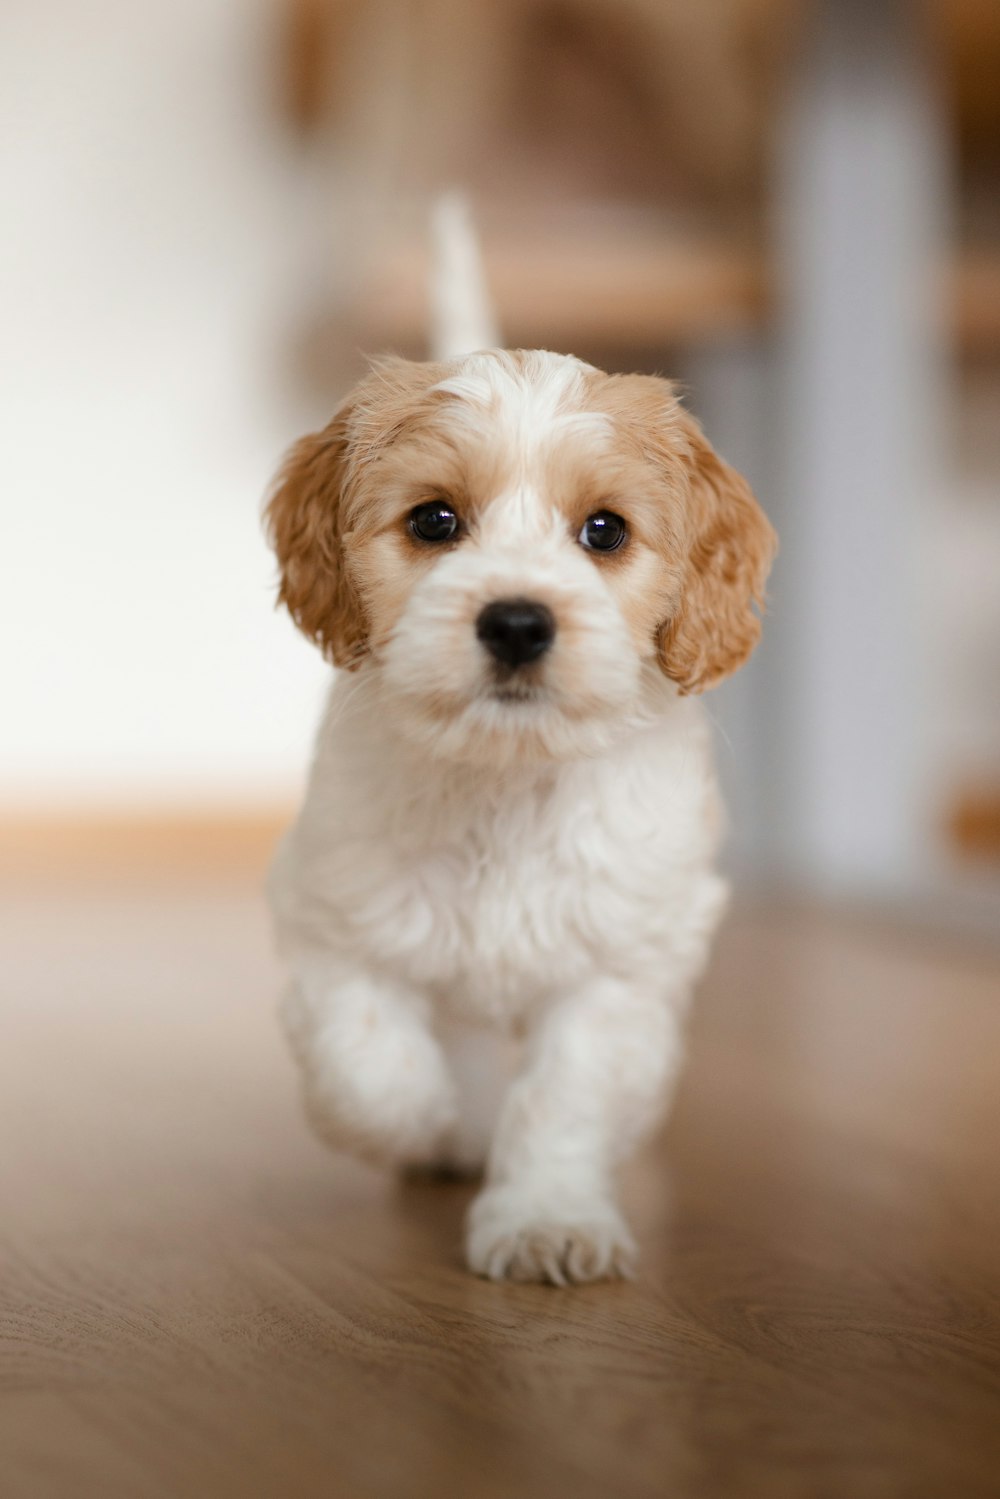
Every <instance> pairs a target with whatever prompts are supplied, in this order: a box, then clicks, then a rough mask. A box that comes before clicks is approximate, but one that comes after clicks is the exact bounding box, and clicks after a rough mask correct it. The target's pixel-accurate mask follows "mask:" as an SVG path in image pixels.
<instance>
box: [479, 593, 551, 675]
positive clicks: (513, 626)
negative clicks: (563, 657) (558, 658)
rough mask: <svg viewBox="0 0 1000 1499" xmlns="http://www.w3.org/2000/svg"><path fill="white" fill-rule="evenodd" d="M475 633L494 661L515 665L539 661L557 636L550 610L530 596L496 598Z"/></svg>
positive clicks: (483, 614)
mask: <svg viewBox="0 0 1000 1499" xmlns="http://www.w3.org/2000/svg"><path fill="white" fill-rule="evenodd" d="M476 634H477V635H478V637H479V639H480V640H481V641H482V643H483V645H484V646H485V647H486V649H487V650H488V651H489V653H490V655H491V656H492V657H493V658H494V660H496V661H499V662H500V664H501V665H502V666H509V667H511V668H515V667H518V666H526V665H527V664H528V662H529V661H537V660H538V658H539V656H543V655H544V654H545V652H546V651H547V650H548V649H549V646H550V645H551V644H552V642H553V640H554V639H555V635H556V622H555V620H554V619H553V617H552V612H551V610H549V609H547V608H546V607H545V605H544V604H536V603H534V602H533V601H532V600H531V599H497V600H496V602H495V603H493V604H487V605H486V607H485V609H483V611H482V613H481V614H480V616H479V618H478V619H477V620H476Z"/></svg>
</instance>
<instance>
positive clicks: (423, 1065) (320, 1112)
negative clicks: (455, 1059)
mask: <svg viewBox="0 0 1000 1499" xmlns="http://www.w3.org/2000/svg"><path fill="white" fill-rule="evenodd" d="M303 1097H304V1102H305V1109H306V1116H307V1118H308V1119H309V1122H310V1124H311V1125H312V1127H313V1130H314V1131H315V1133H316V1134H317V1135H318V1136H319V1137H320V1139H321V1140H323V1141H325V1142H326V1143H327V1144H328V1145H332V1146H333V1147H334V1148H335V1149H344V1148H346V1149H349V1150H352V1151H354V1152H355V1153H356V1154H358V1155H362V1156H364V1157H366V1158H367V1159H369V1160H371V1161H373V1162H375V1163H376V1164H380V1165H388V1164H396V1165H401V1166H406V1165H408V1164H411V1163H421V1162H424V1161H427V1160H434V1159H436V1158H437V1157H438V1155H439V1153H440V1151H441V1149H442V1146H443V1142H444V1141H446V1140H447V1139H449V1138H450V1136H451V1134H452V1133H453V1131H454V1129H455V1122H456V1113H455V1098H454V1092H453V1090H452V1087H451V1082H450V1079H449V1078H448V1076H447V1072H446V1070H445V1067H444V1062H443V1058H442V1057H441V1054H440V1052H439V1050H438V1048H437V1047H436V1046H435V1044H434V1043H433V1042H432V1041H431V1040H430V1038H429V1037H428V1038H425V1037H423V1036H422V1035H420V1034H419V1033H417V1034H414V1035H402V1036H397V1035H395V1034H393V1033H389V1034H387V1035H386V1036H384V1037H383V1038H381V1040H380V1041H378V1042H376V1041H374V1040H373V1041H372V1042H371V1043H370V1044H369V1045H368V1046H366V1047H365V1048H364V1049H363V1051H361V1050H359V1051H358V1053H357V1054H356V1055H353V1054H346V1055H345V1054H343V1053H341V1052H339V1051H337V1050H336V1049H334V1048H328V1049H325V1050H324V1048H323V1047H322V1045H316V1046H315V1047H314V1049H313V1051H312V1053H311V1054H310V1055H309V1056H308V1057H307V1059H306V1066H305V1068H304V1072H303Z"/></svg>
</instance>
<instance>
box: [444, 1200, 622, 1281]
mask: <svg viewBox="0 0 1000 1499" xmlns="http://www.w3.org/2000/svg"><path fill="white" fill-rule="evenodd" d="M465 1254H466V1260H467V1261H468V1265H469V1269H470V1270H473V1271H475V1273H476V1274H477V1275H485V1276H487V1277H488V1278H489V1279H490V1280H517V1281H548V1282H549V1283H550V1284H551V1285H555V1286H565V1285H570V1284H574V1283H577V1284H580V1283H583V1282H585V1281H590V1280H613V1279H618V1278H623V1277H624V1278H629V1277H631V1275H632V1274H633V1273H634V1268H635V1255H636V1251H635V1243H634V1241H633V1239H632V1235H631V1234H630V1233H629V1231H628V1227H627V1225H626V1223H625V1220H624V1218H623V1217H622V1215H621V1213H619V1211H618V1209H617V1208H616V1207H615V1205H614V1203H613V1202H610V1201H608V1199H607V1198H603V1197H594V1198H585V1199H580V1200H577V1201H573V1202H569V1201H565V1202H561V1201H559V1199H558V1198H552V1199H550V1200H549V1201H548V1202H544V1203H543V1202H540V1201H539V1199H538V1198H536V1197H534V1196H528V1195H526V1194H524V1193H523V1192H519V1191H518V1190H517V1188H515V1187H490V1188H488V1189H487V1190H486V1191H485V1192H483V1193H482V1194H481V1195H480V1196H479V1197H477V1198H476V1201H475V1202H474V1203H473V1204H472V1208H471V1210H470V1212H469V1223H468V1231H467V1235H466V1244H465Z"/></svg>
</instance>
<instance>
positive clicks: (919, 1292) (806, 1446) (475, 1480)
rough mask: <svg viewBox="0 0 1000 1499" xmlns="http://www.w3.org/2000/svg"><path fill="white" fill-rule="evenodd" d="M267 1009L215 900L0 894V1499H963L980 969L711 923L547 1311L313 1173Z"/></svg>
mask: <svg viewBox="0 0 1000 1499" xmlns="http://www.w3.org/2000/svg"><path fill="white" fill-rule="evenodd" d="M278 983H279V977H278V974H277V971H276V969H275V965H274V962H273V960H272V958H271V955H270V944H269V937H268V931H267V924H266V921H265V919H264V915H263V912H262V909H261V905H260V902H259V899H258V898H257V896H256V895H255V894H254V893H253V892H252V891H248V890H246V889H241V888H240V887H239V886H237V885H234V884H229V885H220V886H212V885H210V884H207V883H203V884H201V885H193V884H192V883H191V882H190V881H188V882H185V883H184V884H183V885H180V884H178V885H177V886H176V887H171V888H165V887H164V886H163V885H162V883H161V884H160V885H159V886H158V887H157V888H155V889H153V888H145V887H144V886H143V885H142V884H138V885H135V886H133V888H131V889H130V890H123V889H119V890H115V889H113V888H110V887H107V886H106V887H105V888H104V889H102V890H100V891H94V890H92V891H91V892H89V893H88V892H87V891H85V890H82V889H81V890H77V891H74V890H73V889H72V888H71V887H68V886H66V885H63V886H62V887H61V888H60V890H59V891H58V892H57V891H55V890H52V891H50V892H49V893H47V894H46V893H45V892H44V891H42V890H39V889H36V890H35V891H34V892H33V893H31V894H21V895H18V894H17V893H16V892H14V891H8V892H6V898H5V899H4V900H3V903H2V914H0V1032H2V1035H3V1037H4V1042H3V1046H2V1047H0V1203H2V1216H0V1475H2V1481H0V1492H2V1493H3V1495H4V1499H80V1496H83V1499H89V1496H90V1495H91V1494H93V1495H95V1496H97V1495H99V1496H100V1499H137V1496H138V1499H144V1496H146V1495H148V1496H149V1499H181V1496H184V1499H188V1496H192V1495H197V1496H200V1495H206V1496H211V1499H230V1496H233V1499H270V1496H275V1499H277V1496H282V1499H286V1496H293V1499H295V1496H304V1499H312V1496H313V1495H315V1496H317V1499H319V1496H320V1495H322V1496H324V1499H327V1496H330V1495H335V1496H337V1499H341V1496H343V1499H353V1496H355V1495H356V1496H359V1499H367V1496H372V1499H382V1496H391V1499H396V1496H401V1499H410V1496H412V1499H421V1496H424V1495H432V1494H433V1495H435V1496H439V1495H448V1496H450V1495H452V1494H455V1495H462V1496H470V1499H508V1496H512V1495H517V1496H518V1499H536V1496H538V1499H541V1496H543V1495H544V1496H546V1499H551V1496H561V1495H563V1494H566V1495H574V1496H581V1499H604V1496H609V1495H614V1496H623V1499H631V1496H635V1499H646V1496H650V1499H652V1496H660V1495H668V1494H669V1495H671V1496H676V1499H687V1496H691V1499H695V1496H697V1499H716V1496H718V1499H742V1496H746V1499H751V1496H752V1499H769V1496H772V1495H773V1496H778V1499H783V1496H789V1499H799V1496H801V1499H825V1496H829V1499H843V1496H845V1495H850V1496H851V1499H869V1496H870V1499H897V1496H906V1499H940V1496H944V1495H948V1496H952V1495H955V1496H961V1499H997V1496H998V1495H1000V1477H998V1475H1000V1182H998V1171H997V1158H998V1146H1000V963H998V962H997V961H995V960H994V959H991V958H990V957H989V956H983V955H975V954H967V953H965V952H963V951H950V950H947V949H943V948H939V947H937V946H935V945H934V944H933V943H931V942H930V941H929V940H928V939H926V938H923V937H918V936H914V935H913V934H910V935H905V934H901V933H898V932H894V931H891V930H888V929H887V930H881V929H879V928H877V927H873V926H870V925H859V924H858V923H857V922H847V921H844V920H839V919H835V918H832V917H827V916H824V915H822V914H819V913H813V914H809V913H801V912H800V913H797V914H796V913H792V912H787V911H785V912H782V911H759V912H756V913H744V914H742V915H738V916H737V917H736V918H735V919H734V920H733V921H732V922H731V923H730V925H729V926H728V928H727V930H726V933H725V935H724V938H723V940H722V942H721V943H720V946H719V951H718V954H717V957H716V960H715V962H714V964H713V967H712V970H711V973H710V975H709V977H708V979H707V981H706V983H705V986H704V990H703V993H702V996H701V999H700V1003H699V1005H698V1007H697V1008H696V1011H695V1014H694V1017H693V1024H692V1029H691V1041H690V1065H689V1068H688V1070H687V1073H686V1075H685V1077H684V1081H683V1083H682V1086H681V1089H680V1094H679V1097H678V1101H677V1107H676V1110H675V1112H674V1115H673V1118H672V1121H671V1124H670V1127H669V1129H668V1131H667V1134H666V1137H665V1139H663V1140H660V1141H657V1142H655V1144H654V1145H653V1146H651V1147H650V1148H649V1149H648V1150H647V1151H646V1152H644V1154H643V1155H642V1157H641V1158H640V1159H639V1160H638V1161H637V1162H636V1163H635V1164H634V1166H633V1167H632V1168H631V1169H630V1170H629V1172H628V1174H627V1177H626V1181H625V1186H624V1190H625V1198H626V1203H627V1206H628V1208H629V1211H630V1213H631V1216H632V1218H633V1221H634V1223H635V1226H636V1229H637V1233H638V1237H639V1240H640V1243H641V1245H642V1248H643V1261H642V1272H641V1275H640V1278H639V1280H638V1281H637V1282H636V1283H635V1284H624V1285H612V1286H599V1287H593V1288H589V1289H585V1290H579V1291H569V1292H561V1291H556V1290H552V1289H547V1288H544V1287H530V1286H521V1287H513V1286H494V1285H489V1284H485V1283H483V1282H480V1281H477V1280H475V1279H473V1278H472V1277H470V1276H468V1275H467V1274H466V1272H465V1271H464V1270H463V1268H462V1265H461V1259H460V1252H459V1246H460V1233H461V1221H462V1215H463V1213H464V1210H465V1207H466V1205H467V1201H468V1189H466V1188H462V1187H456V1186H430V1185H416V1184H412V1183H408V1184H399V1183H395V1182H392V1181H390V1180H387V1179H385V1178H383V1177H381V1176H379V1175H378V1174H376V1173H374V1172H370V1171H368V1170H367V1169H365V1168H363V1167H361V1166H359V1165H357V1164H354V1163H352V1162H349V1161H346V1160H338V1159H335V1158H333V1157H331V1156H329V1155H328V1154H327V1153H326V1152H324V1151H323V1150H322V1149H321V1148H320V1147H319V1146H318V1145H316V1144H315V1143H314V1142H313V1141H312V1140H311V1138H310V1137H309V1135H308V1134H307V1132H306V1130H305V1127H304V1125H303V1124H302V1122H301V1119H300V1116H299V1110H298V1103H297V1099H296V1096H295V1087H294V1080H293V1077H292V1072H291V1068H290V1066H289V1064H288V1062H287V1059H286V1057H285V1054H284V1050H283V1048H282V1045H281V1043H280V1040H279V1038H278V1035H277V1031H276V1027H275V1024H274V1020H273V1013H272V1012H273V1003H274V996H275V994H276V992H277V987H278Z"/></svg>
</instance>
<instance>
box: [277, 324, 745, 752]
mask: <svg viewBox="0 0 1000 1499" xmlns="http://www.w3.org/2000/svg"><path fill="white" fill-rule="evenodd" d="M268 518H269V526H270V532H271V536H272V539H273V542H274V545H275V549H276V551H277V554H278V558H279V562H280V564H281V568H282V583H281V597H282V599H283V601H284V602H285V603H286V604H287V606H288V608H289V610H290V611H291V613H292V615H293V617H294V618H295V620H296V621H297V623H298V624H299V625H300V627H301V628H302V629H303V630H304V632H305V633H306V634H307V635H309V636H311V637H312V638H313V639H314V640H316V642H317V643H318V644H319V645H320V646H321V648H322V649H323V650H324V652H325V653H326V654H327V655H328V656H329V657H330V658H331V659H332V660H334V661H335V662H337V663H338V664H339V665H341V666H343V667H346V668H347V669H349V670H350V669H357V668H359V667H361V666H363V665H364V666H366V667H367V668H369V669H373V670H377V671H379V672H380V673H381V675H382V680H383V685H384V688H385V690H386V691H387V692H388V693H389V694H390V695H391V697H392V698H393V701H394V707H395V710H396V712H397V713H398V716H399V719H400V722H401V723H402V724H403V726H404V727H405V728H406V729H407V731H408V732H410V733H411V734H413V735H415V736H417V737H419V738H420V739H421V740H422V741H423V742H424V743H426V744H427V745H428V746H429V747H430V748H431V749H432V750H434V751H435V752H437V753H439V754H442V755H445V756H448V757H452V758H461V759H470V760H472V759H487V760H490V761H492V762H505V761H509V760H511V759H513V758H541V757H548V758H556V759H562V758H567V757H570V756H573V755H577V754H584V753H588V752H592V751H593V750H595V749H598V748H600V747H601V746H602V745H604V744H606V743H607V742H609V740H610V738H611V737H612V736H613V734H614V731H615V728H616V726H620V725H621V724H622V723H625V722H628V721H629V720H630V718H631V717H632V716H634V715H635V714H637V713H638V712H639V710H640V705H641V700H642V692H643V683H644V681H646V682H648V679H649V674H650V670H651V669H658V670H659V671H660V672H662V673H663V674H665V676H666V677H668V678H670V679H671V680H672V681H673V682H674V683H676V685H677V689H678V690H679V691H680V692H700V691H702V690H703V689H704V688H706V687H711V686H713V685H714V684H715V683H716V682H718V681H720V680H721V679H722V678H723V677H725V676H727V675H728V674H729V673H730V672H732V671H735V669H736V668H737V667H738V666H740V665H741V664H742V662H743V661H744V660H745V659H746V657H747V656H748V655H749V654H750V652H751V650H752V649H753V646H754V644H755V643H756V640H757V637H758V635H759V633H760V622H759V619H758V617H757V614H756V613H755V612H754V604H755V603H756V604H758V605H759V604H760V603H761V602H762V594H763V588H764V583H765V579H766V576H767V572H768V568H769V566H770V561H771V557H772V554H773V550H774V536H773V532H772V531H771V528H770V526H769V524H768V522H767V520H766V519H765V517H764V516H763V514H762V513H761V511H760V509H759V508H758V506H757V504H756V502H755V501H754V499H753V496H752V495H751V493H750V491H749V489H748V487H747V486H746V484H745V483H744V481H743V480H742V479H741V478H740V477H739V475H738V474H736V473H735V472H734V471H733V470H732V469H730V468H729V467H728V466H727V465H726V464H724V463H723V462H722V461H721V460H720V459H719V458H718V457H717V456H716V454H715V453H714V452H713V451H712V449H711V448H710V447H709V445H708V443H707V442H706V440H705V438H704V436H703V435H702V433H701V430H700V429H699V427H698V426H697V424H696V423H695V422H694V421H693V420H692V419H691V417H689V416H688V415H687V414H686V413H685V412H684V411H682V409H681V408H680V406H679V405H678V403H677V401H676V399H675V398H674V395H673V393H672V391H671V388H670V386H669V385H668V384H667V383H666V382H664V381H661V380H658V379H653V378H650V377H646V376H609V375H604V374H602V373H601V372H600V371H598V370H596V369H593V368H592V367H591V366H589V365H584V364H581V363H580V362H579V361H578V360H575V359H571V358H568V357H565V356H562V355H556V354H547V353H538V352H531V353H507V352H496V353H486V354H475V355H470V356H469V357H467V358H465V359H462V360H457V361H454V362H453V363H451V364H448V365H435V364H409V363H406V362H404V361H401V360H391V361H386V362H384V363H382V364H380V365H378V366H376V368H375V369H374V371H373V372H372V374H371V375H369V376H368V378H367V379H366V380H364V381H362V383H361V384H360V385H359V386H358V387H357V389H356V390H355V391H354V393H353V394H352V395H351V396H350V397H349V399H348V400H347V401H346V402H345V404H344V405H343V406H342V407H341V409H340V410H339V411H338V413H337V414H336V416H335V417H334V419H333V421H332V422H331V423H330V425H329V426H328V427H327V428H326V429H325V431H323V432H322V433H319V434H316V435H314V436H311V437H307V438H305V439H303V441H302V442H300V443H299V444H298V445H297V446H296V447H295V448H294V449H293V450H292V453H291V454H290V456H289V459H288V462H287V464H286V466H285V469H284V471H283V472H282V474H281V476H280V477H279V480H278V483H277V486H276V488H275V492H274V494H273V496H272V498H271V501H270V505H269V511H268Z"/></svg>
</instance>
